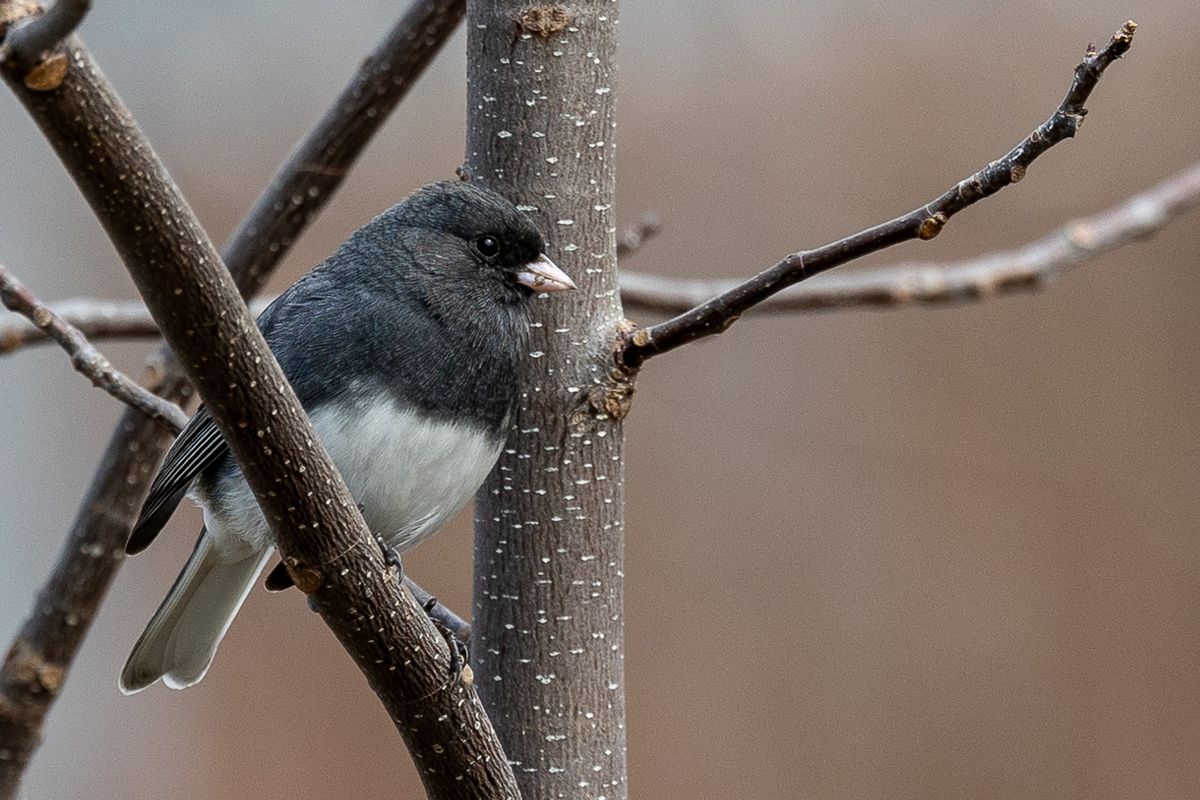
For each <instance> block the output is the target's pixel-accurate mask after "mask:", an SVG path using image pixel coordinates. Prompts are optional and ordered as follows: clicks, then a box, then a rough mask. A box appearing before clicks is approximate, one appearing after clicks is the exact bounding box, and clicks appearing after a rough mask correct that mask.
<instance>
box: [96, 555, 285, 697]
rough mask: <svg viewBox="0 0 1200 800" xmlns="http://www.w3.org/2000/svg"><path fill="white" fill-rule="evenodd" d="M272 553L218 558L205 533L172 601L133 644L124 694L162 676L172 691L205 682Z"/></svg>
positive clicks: (177, 583) (124, 675)
mask: <svg viewBox="0 0 1200 800" xmlns="http://www.w3.org/2000/svg"><path fill="white" fill-rule="evenodd" d="M270 555H271V551H270V549H269V548H268V549H267V550H266V551H265V552H262V553H254V554H252V555H250V556H249V557H247V558H245V559H242V560H241V561H226V560H223V559H222V558H219V557H218V555H217V553H216V551H215V549H214V547H213V543H212V536H211V535H210V534H208V533H207V532H201V534H200V540H199V541H198V542H196V549H195V550H193V551H192V555H191V558H189V559H188V562H187V565H186V566H185V567H184V568H183V572H181V573H179V577H178V578H176V579H175V585H174V586H172V587H171V591H170V592H168V593H167V599H166V600H163V603H162V605H161V606H159V607H158V611H156V612H154V618H153V619H151V620H150V624H149V625H147V626H146V630H145V631H144V632H143V633H142V636H141V638H140V639H138V642H137V644H136V645H134V646H133V652H132V653H130V654H129V660H128V661H126V662H125V669H123V670H121V680H120V684H119V685H120V687H121V691H122V692H123V693H124V694H133V693H134V692H138V691H141V690H142V689H145V688H146V687H147V686H149V685H150V684H152V683H154V682H155V681H156V680H158V679H159V678H162V679H163V683H165V684H166V685H167V686H169V687H171V688H172V689H185V688H187V687H188V686H193V685H195V684H196V683H199V682H200V679H201V678H203V677H204V673H205V672H207V671H208V665H209V664H211V663H212V660H213V655H214V654H216V652H217V645H218V644H220V643H221V639H222V637H224V636H225V631H227V630H229V625H230V623H232V622H233V617H234V615H235V614H237V612H238V609H240V608H241V607H242V603H243V602H244V601H245V600H246V595H247V594H249V592H250V587H252V586H253V585H254V581H255V579H257V578H258V574H259V573H260V572H262V569H263V566H265V565H266V563H267V558H268V557H269V556H270Z"/></svg>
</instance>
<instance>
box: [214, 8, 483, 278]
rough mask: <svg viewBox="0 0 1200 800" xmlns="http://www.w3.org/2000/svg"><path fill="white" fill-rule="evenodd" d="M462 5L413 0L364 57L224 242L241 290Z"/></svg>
mask: <svg viewBox="0 0 1200 800" xmlns="http://www.w3.org/2000/svg"><path fill="white" fill-rule="evenodd" d="M465 11H466V2H465V0H413V2H412V3H411V5H409V7H408V9H407V10H406V11H405V12H404V15H403V16H402V17H401V18H400V19H399V20H398V21H397V22H396V24H395V26H393V28H392V29H391V31H389V32H388V34H387V36H386V37H384V39H383V41H381V42H380V43H379V44H378V45H377V46H376V48H375V50H374V51H373V52H372V53H371V54H370V55H369V56H367V57H366V59H364V60H363V62H362V65H361V66H360V67H359V68H358V71H357V72H356V73H355V75H354V77H353V78H352V79H351V80H350V83H349V84H348V85H347V86H346V88H344V89H343V90H342V93H341V94H340V95H338V97H337V99H336V100H334V102H333V105H331V106H330V107H329V110H328V111H326V112H325V115H324V116H323V117H321V119H320V121H319V122H318V123H317V124H316V126H315V127H314V128H313V129H312V130H311V131H309V133H308V135H306V136H305V137H304V139H303V140H302V141H301V142H300V143H299V144H298V145H297V146H296V149H295V150H294V151H293V152H292V154H291V155H290V156H289V157H288V160H287V161H286V162H285V163H284V164H283V166H281V167H280V168H279V172H277V173H276V174H275V177H274V178H272V179H271V183H270V185H269V186H267V188H266V189H264V190H263V193H262V195H260V196H259V198H258V201H257V202H256V203H255V204H254V208H252V209H251V210H250V213H249V214H247V215H246V218H245V219H244V220H242V223H241V224H240V225H238V227H237V230H235V231H234V233H233V235H232V236H231V237H230V239H229V242H228V243H227V244H226V245H225V248H224V254H225V262H226V263H227V264H228V265H229V268H230V270H232V271H233V274H234V277H235V278H237V281H238V286H239V288H241V290H242V294H243V295H250V294H253V293H254V292H255V291H257V290H258V288H259V287H260V286H261V285H262V283H263V281H265V280H266V277H267V275H268V274H269V273H270V271H271V270H272V269H274V267H275V265H276V264H278V263H279V260H280V259H281V258H282V257H283V254H284V253H286V252H287V251H288V250H289V249H290V248H291V246H292V244H293V243H294V242H295V241H296V237H297V236H298V235H299V234H300V232H301V231H303V230H304V229H305V228H307V227H308V225H309V223H311V222H312V221H313V219H315V218H316V215H317V213H318V212H319V211H320V210H321V209H322V208H324V206H325V204H326V203H328V202H329V200H330V198H332V197H333V195H334V193H335V192H336V191H337V189H338V187H340V186H341V185H342V181H343V180H344V179H345V178H346V175H348V174H349V173H350V168H351V167H352V166H353V165H354V162H355V161H357V160H358V157H359V155H360V154H361V153H362V151H363V150H364V149H365V148H366V146H367V144H368V143H369V142H370V141H371V138H372V137H373V136H374V135H375V133H376V132H377V131H378V130H379V129H380V128H381V127H382V126H383V123H384V122H386V121H387V119H388V116H389V115H390V114H391V113H392V110H393V109H394V108H395V107H396V105H397V104H398V103H399V102H400V101H401V100H403V99H404V97H405V95H407V94H408V90H409V89H411V88H412V86H413V84H415V83H416V82H417V78H419V77H421V74H422V73H424V71H425V68H426V67H427V66H429V62H431V61H432V60H433V57H434V56H435V55H437V54H438V51H440V50H441V49H442V45H444V44H445V43H446V40H447V39H449V38H450V34H452V33H453V32H454V29H455V28H457V27H458V23H459V22H460V21H461V20H462V17H463V13H464V12H465ZM400 194H401V195H403V194H405V193H404V192H400Z"/></svg>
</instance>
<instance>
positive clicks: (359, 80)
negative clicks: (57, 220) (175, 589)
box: [0, 0, 464, 798]
mask: <svg viewBox="0 0 1200 800" xmlns="http://www.w3.org/2000/svg"><path fill="white" fill-rule="evenodd" d="M463 7H464V3H463V0H413V2H412V4H411V5H410V7H409V10H408V11H407V12H406V13H405V14H404V16H402V17H401V19H400V20H399V21H398V22H397V23H396V25H395V26H394V27H393V29H392V30H391V31H390V32H389V33H388V34H387V36H386V37H385V38H384V40H383V41H382V42H381V43H380V45H379V46H378V48H377V49H376V50H375V52H374V53H372V55H371V56H370V57H369V58H368V59H367V60H366V61H365V62H364V64H363V66H362V68H360V69H359V71H358V72H357V74H356V75H355V76H354V78H353V79H352V80H351V81H350V83H349V84H348V85H347V87H346V88H345V89H344V90H343V92H342V94H341V95H340V96H339V97H338V98H337V99H336V101H335V102H334V104H333V105H332V106H331V108H330V111H329V112H328V113H327V114H326V115H325V117H324V118H323V120H322V122H321V124H320V125H318V127H317V128H315V129H314V130H313V131H312V132H311V133H310V134H309V135H308V136H307V137H306V138H305V140H304V141H303V142H302V143H301V144H300V145H299V146H298V147H297V149H296V153H297V156H296V157H293V158H292V159H291V160H289V161H288V163H287V164H285V165H284V167H283V168H282V169H281V170H280V172H279V174H278V175H277V176H276V178H275V179H274V181H273V182H272V184H271V186H270V187H268V189H267V190H265V191H264V193H263V195H262V197H260V199H259V201H258V202H257V203H256V204H255V206H254V209H253V210H252V212H251V213H250V215H249V217H248V218H247V220H246V221H245V222H244V223H243V224H242V226H241V228H239V230H240V231H244V233H243V234H240V235H237V236H235V237H234V240H233V242H232V243H231V245H230V247H229V248H228V251H227V255H228V258H227V260H226V263H227V264H228V266H229V268H230V270H231V271H232V273H233V275H234V278H235V280H236V281H237V282H238V285H239V286H240V287H241V289H242V291H243V292H244V293H246V294H251V293H253V292H254V291H256V290H257V289H258V288H259V287H260V286H261V285H262V284H263V282H265V281H266V279H267V277H268V275H269V274H270V271H271V269H272V268H273V267H274V266H275V265H276V264H277V263H278V262H279V260H280V259H282V258H283V256H284V255H285V254H286V252H287V251H288V248H289V246H290V244H291V243H292V242H293V241H294V240H295V238H296V237H297V236H298V235H299V233H300V232H301V231H302V230H303V229H304V228H305V227H307V225H308V224H309V223H310V222H311V221H312V220H313V219H314V218H315V217H316V214H317V213H318V211H319V210H320V208H321V206H322V205H323V204H324V203H325V202H327V201H328V199H329V198H330V197H331V196H332V194H333V191H334V190H335V189H336V188H337V186H338V185H339V184H340V182H341V180H342V178H343V177H344V176H345V175H346V174H347V172H348V170H349V167H350V166H351V164H352V163H353V162H354V160H355V159H356V158H357V157H358V155H359V154H360V153H361V151H362V149H363V148H364V147H365V146H366V144H367V142H368V141H369V140H370V138H371V136H372V135H374V133H375V132H376V131H377V130H378V129H379V128H380V127H381V126H382V125H383V123H384V122H385V121H386V119H387V116H388V115H387V111H389V110H390V109H392V108H393V107H394V106H395V105H396V104H397V103H398V102H399V101H400V99H401V98H403V97H404V95H405V94H406V93H407V91H408V89H409V88H410V87H411V86H412V85H413V83H414V82H415V81H416V79H417V78H418V77H419V76H420V74H421V73H422V72H423V71H424V69H425V67H426V66H428V64H429V62H430V61H431V60H432V58H433V56H434V55H435V54H436V53H437V52H438V50H439V49H440V48H441V46H442V45H443V44H444V43H445V41H446V40H447V38H449V35H450V33H451V32H452V31H453V29H454V28H455V27H456V24H457V22H458V20H459V19H460V18H461V16H462V14H463ZM36 11H37V6H36V4H35V3H33V2H29V0H0V36H4V35H5V34H6V32H7V31H6V27H11V23H13V22H14V21H16V20H18V19H19V18H20V17H21V16H22V15H25V16H28V15H30V14H33V13H36ZM69 44H70V52H71V54H72V56H73V57H74V60H72V61H71V62H69V63H70V64H71V67H70V70H71V72H70V76H69V79H68V80H66V82H65V83H63V84H62V85H61V86H59V87H48V88H53V91H46V92H43V93H39V92H33V91H27V89H29V88H30V87H29V86H27V85H26V83H25V81H24V77H23V76H22V75H21V73H20V72H19V71H16V72H14V71H13V70H12V68H11V65H0V67H3V72H4V78H5V80H6V82H8V83H9V85H10V86H11V87H12V89H13V91H14V93H15V94H16V95H17V96H18V98H19V99H20V100H21V101H22V102H23V103H24V105H25V106H26V108H27V110H29V112H30V114H31V115H32V116H33V118H34V119H35V121H36V122H37V123H38V124H39V125H40V126H41V127H42V129H43V130H44V131H46V133H47V137H48V138H49V139H50V140H51V142H52V143H54V144H55V145H56V147H58V148H59V150H60V152H63V153H64V154H70V152H71V149H72V148H75V147H78V148H79V149H80V151H81V153H82V151H84V150H85V149H86V148H87V147H90V146H94V145H95V144H96V143H95V142H94V139H93V137H92V133H91V132H92V130H93V127H94V125H95V124H96V123H97V122H100V121H104V119H105V118H106V116H107V115H108V114H110V113H111V108H110V105H111V104H110V103H109V100H110V99H111V91H110V90H108V88H107V84H106V82H105V81H104V80H103V78H102V77H101V76H100V74H99V72H98V70H95V68H94V65H92V64H91V61H90V58H89V57H88V56H87V53H86V51H85V50H84V49H83V48H82V46H81V45H80V44H79V43H78V42H71V43H69ZM63 63H67V62H66V61H64V62H63ZM64 77H66V76H64ZM364 98H365V99H367V100H368V101H369V102H373V103H374V105H373V106H368V107H367V108H366V109H364V107H363V104H362V102H363V100H364ZM371 108H374V109H375V112H374V113H368V112H369V111H370V109H371ZM111 144H112V145H113V146H114V148H115V150H114V152H113V153H112V154H111V155H112V160H110V161H105V160H104V159H89V158H86V157H83V158H76V159H75V160H73V161H72V160H70V159H67V160H68V169H69V170H70V171H71V174H72V176H73V177H74V178H75V180H76V181H77V182H78V183H79V184H80V186H81V188H82V189H84V191H85V193H87V192H97V193H102V192H104V191H112V192H113V193H114V194H117V195H121V196H124V197H126V198H127V199H128V198H129V197H131V196H132V197H133V198H134V199H135V200H136V202H131V203H130V204H129V205H128V210H129V216H128V217H127V218H125V217H122V218H115V217H114V215H113V214H111V213H110V212H109V210H107V209H105V208H103V207H102V206H96V205H95V204H94V207H95V208H96V210H97V214H98V216H100V217H101V218H102V220H104V221H105V224H106V227H108V229H109V234H110V236H112V237H113V238H114V241H116V240H118V239H126V240H133V241H136V240H138V239H140V238H144V237H147V236H148V235H147V234H145V233H142V231H153V232H155V234H156V236H155V237H150V238H151V240H152V241H153V242H155V243H156V244H155V248H152V252H151V253H150V254H149V255H150V256H151V257H152V260H151V262H150V263H155V262H154V260H153V259H154V258H157V259H158V262H160V263H162V262H166V263H171V262H173V261H175V260H176V259H178V258H179V252H178V247H180V246H187V245H188V244H189V242H190V241H191V240H189V238H188V234H189V230H187V229H185V228H174V229H172V228H170V226H168V229H166V230H164V229H163V226H162V225H161V224H160V222H161V220H162V219H163V218H164V216H165V215H164V213H163V212H164V210H166V209H171V208H172V206H170V205H163V206H160V205H158V204H157V203H142V202H141V199H140V197H139V195H145V196H150V197H155V198H160V197H162V196H163V193H162V191H161V188H162V179H161V178H160V171H161V170H160V167H159V165H157V162H154V169H151V170H150V171H149V173H146V174H145V175H144V176H143V173H142V172H140V171H139V170H140V169H141V167H142V166H143V165H142V164H140V163H139V159H140V158H141V157H142V156H143V153H142V152H140V150H139V147H141V146H142V145H144V141H143V140H142V138H141V136H140V134H137V135H135V136H134V137H133V138H132V139H131V140H130V144H129V145H127V146H125V147H118V146H117V143H115V142H114V143H111ZM146 149H147V150H148V148H146ZM64 157H65V155H64ZM128 175H137V176H142V180H144V181H146V182H148V183H149V186H145V187H144V186H141V185H133V186H131V185H127V184H125V181H124V178H125V176H128ZM313 176H316V177H313ZM310 180H311V181H312V182H311V183H310V182H309V181H310ZM166 184H167V186H168V188H169V189H170V191H171V192H173V191H174V186H173V185H170V181H169V178H166ZM130 190H133V191H132V192H131V191H130ZM297 192H298V194H299V196H300V197H301V203H300V204H299V205H301V206H302V207H303V213H298V212H297V211H296V206H294V205H293V204H292V201H293V198H294V197H295V196H296V194H297ZM168 194H169V193H168ZM158 237H162V238H158ZM161 241H166V242H175V247H166V248H163V247H159V246H158V243H160V242H161ZM164 365H165V368H164ZM148 377H149V382H150V383H151V388H153V389H154V390H155V391H156V392H157V393H158V394H161V395H163V396H166V397H168V398H169V399H174V400H182V399H184V398H186V397H187V396H188V394H189V392H190V389H189V385H188V383H187V380H186V379H185V378H184V377H182V375H181V373H180V372H179V371H178V370H177V369H175V368H173V367H172V364H171V359H170V357H169V353H167V351H164V350H160V351H159V352H158V354H157V356H155V357H153V358H152V359H151V366H150V374H149V376H148ZM168 443H169V438H168V437H166V436H164V435H163V433H162V431H161V430H159V429H158V428H157V426H154V425H150V424H148V423H147V421H146V420H145V419H144V418H143V417H142V416H141V415H140V413H138V412H134V411H132V410H130V411H127V412H126V413H125V414H124V415H123V416H122V418H121V421H120V423H119V424H118V426H117V428H116V430H115V431H114V432H113V435H112V437H111V438H110V440H109V443H108V446H107V447H106V449H105V452H104V454H103V456H102V458H101V461H100V464H99V466H98V468H97V472H96V475H95V477H94V478H93V481H92V483H91V485H90V486H89V488H88V491H87V493H86V495H85V496H84V498H83V500H82V502H81V504H80V508H79V512H78V514H77V515H76V518H75V520H74V522H73V523H72V526H71V530H70V533H69V535H68V537H67V541H66V542H65V543H64V546H63V548H62V551H61V553H60V556H59V559H58V562H57V563H56V565H55V567H54V570H53V571H52V573H51V574H50V576H49V578H48V580H47V581H46V583H45V584H44V585H43V587H42V589H41V590H40V592H39V594H38V599H37V601H36V603H35V606H34V611H33V613H32V614H31V615H30V616H29V617H28V618H27V620H26V622H25V623H24V625H23V626H22V628H21V631H20V632H19V633H18V635H17V637H16V639H15V640H14V641H13V643H12V645H11V647H10V649H9V653H8V655H7V656H6V658H5V661H4V665H3V668H2V670H0V742H3V747H4V749H5V751H6V753H5V758H4V759H0V798H7V797H10V796H12V795H13V794H14V793H15V792H16V790H17V786H18V784H19V781H20V777H21V775H22V773H23V772H24V770H25V767H26V766H27V765H28V763H29V759H30V757H31V756H32V754H33V752H34V750H35V749H36V747H37V745H38V743H39V741H40V737H41V727H42V723H43V721H44V719H45V716H46V714H47V712H48V711H49V709H50V707H51V705H52V704H53V702H54V700H55V698H56V696H57V693H58V691H59V690H60V688H61V686H62V683H63V681H64V679H65V675H66V671H67V669H68V668H69V667H70V664H71V662H72V661H73V660H74V658H75V655H76V653H77V652H78V649H79V645H80V643H81V642H82V641H83V638H84V636H85V635H86V633H87V631H88V630H89V629H90V626H91V622H92V619H93V618H94V616H95V613H96V610H97V608H98V607H99V605H100V602H101V601H102V600H103V598H104V594H105V592H106V591H107V589H108V586H109V584H110V583H111V581H112V578H113V576H114V575H115V574H116V570H117V568H118V567H119V566H120V564H121V562H122V555H123V547H124V543H125V539H126V537H127V536H128V534H129V528H130V526H131V525H132V523H133V519H134V517H135V516H136V514H137V511H138V508H139V506H140V504H141V500H142V498H143V497H144V495H145V492H146V489H147V486H148V483H149V480H150V478H151V477H152V476H153V475H154V472H155V470H156V468H157V466H158V462H159V461H160V460H161V458H162V456H163V453H164V452H165V451H166V447H167V445H168ZM100 555H105V556H110V557H105V558H99V557H98V556H100Z"/></svg>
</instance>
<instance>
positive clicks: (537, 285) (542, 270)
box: [517, 253, 576, 292]
mask: <svg viewBox="0 0 1200 800" xmlns="http://www.w3.org/2000/svg"><path fill="white" fill-rule="evenodd" d="M517 283H519V284H522V285H524V286H528V287H529V288H530V289H533V290H534V291H535V292H569V291H571V290H572V289H575V288H576V286H575V281H573V280H571V278H570V277H568V275H567V273H565V272H563V271H562V270H561V269H559V268H558V265H557V264H555V263H554V262H553V261H551V260H550V259H549V258H547V257H546V254H545V253H543V254H542V255H540V256H538V257H537V258H536V259H534V260H533V261H530V262H529V263H528V264H525V265H524V266H523V267H521V269H519V270H518V271H517Z"/></svg>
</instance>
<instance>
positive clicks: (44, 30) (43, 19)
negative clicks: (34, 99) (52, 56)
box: [0, 0, 92, 88]
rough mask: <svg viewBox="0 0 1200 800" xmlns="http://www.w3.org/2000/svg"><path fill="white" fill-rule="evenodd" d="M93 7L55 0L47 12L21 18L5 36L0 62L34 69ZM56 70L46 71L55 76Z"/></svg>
mask: <svg viewBox="0 0 1200 800" xmlns="http://www.w3.org/2000/svg"><path fill="white" fill-rule="evenodd" d="M91 7H92V3H91V0H55V3H54V5H52V6H50V8H48V9H47V10H46V12H45V13H43V14H40V15H38V16H29V17H24V18H22V19H21V20H20V21H19V22H18V23H17V24H15V25H13V27H12V29H11V30H10V31H9V32H8V35H6V36H5V37H4V47H3V49H2V50H0V60H3V61H5V62H8V63H12V64H14V65H16V66H17V67H18V68H20V69H30V68H35V67H36V66H37V65H38V64H41V63H43V59H44V58H46V56H47V53H48V51H50V50H52V49H54V48H56V47H58V45H59V44H60V43H61V42H62V40H63V39H65V38H67V37H68V36H70V35H71V34H72V33H74V32H75V29H76V28H78V27H79V23H81V22H83V18H84V17H85V16H87V13H88V11H89V10H90V9H91ZM57 69H58V68H57V67H54V66H52V65H47V70H45V71H47V72H50V73H54V72H57ZM34 81H35V83H36V82H37V78H36V77H35V78H34ZM31 88H35V87H31Z"/></svg>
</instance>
